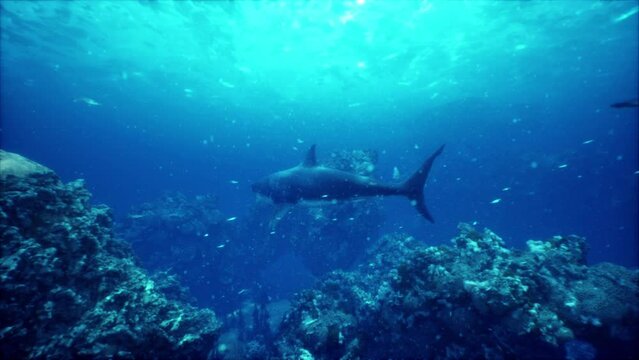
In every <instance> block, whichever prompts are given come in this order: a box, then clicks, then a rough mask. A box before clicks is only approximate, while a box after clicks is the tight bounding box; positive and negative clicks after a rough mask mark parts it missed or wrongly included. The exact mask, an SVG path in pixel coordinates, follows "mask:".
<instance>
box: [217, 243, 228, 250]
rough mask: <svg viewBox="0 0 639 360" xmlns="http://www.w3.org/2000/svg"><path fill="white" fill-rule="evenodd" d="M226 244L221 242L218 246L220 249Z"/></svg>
mask: <svg viewBox="0 0 639 360" xmlns="http://www.w3.org/2000/svg"><path fill="white" fill-rule="evenodd" d="M225 246H226V244H220V245H218V246H217V248H218V249H222V248H224V247H225Z"/></svg>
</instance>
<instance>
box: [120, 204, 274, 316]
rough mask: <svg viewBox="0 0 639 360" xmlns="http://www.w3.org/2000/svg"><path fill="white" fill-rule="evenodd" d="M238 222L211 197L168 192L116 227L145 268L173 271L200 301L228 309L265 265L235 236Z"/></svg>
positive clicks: (155, 270) (132, 212) (221, 308)
mask: <svg viewBox="0 0 639 360" xmlns="http://www.w3.org/2000/svg"><path fill="white" fill-rule="evenodd" d="M238 222H239V221H227V218H226V217H224V216H223V215H222V213H221V212H220V211H219V210H218V207H217V201H216V199H215V197H214V196H211V195H199V196H194V197H187V196H185V195H183V194H181V193H167V194H165V195H164V196H162V197H161V198H159V199H157V200H155V201H153V202H147V203H144V204H142V205H140V206H137V207H134V208H133V209H132V210H131V212H130V214H129V215H128V216H127V217H126V219H124V221H122V222H121V223H119V224H118V226H117V227H116V232H117V233H118V235H119V236H121V237H122V238H123V239H125V240H126V241H127V242H129V243H130V244H131V246H132V248H133V250H134V252H135V254H136V255H137V256H138V258H139V259H140V262H141V264H142V265H143V266H144V268H145V269H148V270H150V271H152V272H157V271H167V272H170V273H171V274H173V275H177V277H178V278H179V281H180V283H181V284H182V285H183V286H186V287H188V288H189V293H190V294H191V295H192V296H193V297H194V298H195V299H196V301H197V303H198V305H200V306H208V307H214V308H215V309H216V310H218V311H221V312H228V311H231V310H233V309H234V308H235V306H236V304H238V303H240V302H241V299H242V298H243V297H244V295H243V294H244V291H242V290H243V289H247V288H249V287H250V286H251V285H252V282H253V281H254V279H255V278H256V277H257V274H256V272H257V269H260V268H261V267H263V265H262V264H261V263H260V264H256V263H254V262H255V261H261V259H263V258H264V256H261V255H263V254H261V253H256V252H252V251H251V249H250V248H249V247H248V246H249V245H250V244H248V243H247V242H246V241H240V240H239V238H240V237H239V236H238V235H237V233H238V228H239V225H238ZM252 269H255V271H251V270H252Z"/></svg>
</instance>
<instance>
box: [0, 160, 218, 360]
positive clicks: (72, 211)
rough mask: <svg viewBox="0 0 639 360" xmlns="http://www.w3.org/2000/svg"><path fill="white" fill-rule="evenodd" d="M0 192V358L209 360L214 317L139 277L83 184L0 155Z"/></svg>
mask: <svg viewBox="0 0 639 360" xmlns="http://www.w3.org/2000/svg"><path fill="white" fill-rule="evenodd" d="M0 185H1V188H0V236H1V237H2V243H1V250H2V253H1V255H2V259H1V260H0V279H1V282H0V353H1V354H2V357H4V358H13V359H18V358H104V359H106V358H122V359H126V358H131V359H134V358H135V359H145V358H149V359H151V358H193V359H195V358H197V359H199V358H206V356H207V354H208V353H209V351H210V349H211V348H212V347H213V344H214V342H215V340H216V338H217V336H218V332H219V327H220V324H219V323H218V321H217V320H216V317H215V314H214V313H213V311H211V310H198V309H196V308H194V307H192V306H190V305H188V304H186V303H184V302H182V301H180V300H179V299H180V298H183V297H184V296H183V292H181V290H179V286H178V285H177V284H175V282H174V281H172V279H171V278H170V277H157V278H155V279H152V278H149V277H148V276H147V275H146V273H145V272H144V271H143V270H142V269H140V268H139V267H137V266H136V265H135V262H134V260H133V257H132V255H131V251H130V249H129V248H128V246H127V245H125V243H124V242H122V241H119V240H117V239H115V238H114V236H113V234H112V217H111V213H110V210H109V209H108V208H107V207H106V206H91V205H90V204H89V198H90V194H89V192H88V191H87V190H86V189H85V188H84V186H83V183H82V181H81V180H78V181H73V182H71V183H68V184H64V183H62V181H61V180H60V179H59V178H58V177H57V176H56V174H55V173H53V172H52V171H51V170H49V169H47V168H45V167H43V166H41V165H38V164H36V163H34V162H32V161H29V160H27V159H25V158H23V157H21V156H19V155H16V154H12V153H8V152H5V151H2V150H0ZM176 289H178V290H176Z"/></svg>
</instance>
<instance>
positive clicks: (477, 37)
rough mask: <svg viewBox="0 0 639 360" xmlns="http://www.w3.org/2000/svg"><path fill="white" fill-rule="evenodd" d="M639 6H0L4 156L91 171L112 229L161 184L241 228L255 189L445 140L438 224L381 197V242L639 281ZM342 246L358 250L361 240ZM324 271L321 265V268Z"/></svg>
mask: <svg viewBox="0 0 639 360" xmlns="http://www.w3.org/2000/svg"><path fill="white" fill-rule="evenodd" d="M637 12H638V3H637V1H606V2H602V1H580V2H574V1H552V2H502V1H478V2H449V1H421V2H408V1H399V2H394V1H372V0H371V1H339V2H323V1H319V2H301V1H291V2H286V1H278V2H271V1H265V2H249V1H246V2H242V1H239V2H199V1H180V2H160V1H101V2H95V3H93V2H67V1H44V2H29V1H2V3H1V10H0V20H1V21H0V26H1V31H2V40H1V43H0V44H1V48H0V50H1V51H2V53H1V58H0V60H1V62H0V66H1V68H0V70H1V107H0V108H1V119H2V120H1V121H2V123H1V125H2V132H1V134H0V136H1V137H0V139H1V146H2V148H3V149H5V150H8V151H12V152H17V153H20V154H22V155H24V156H26V157H29V158H31V159H33V160H35V161H38V162H40V163H42V164H44V165H46V166H48V167H49V168H51V169H53V170H55V171H56V172H57V173H58V174H59V175H60V176H61V177H62V178H63V179H64V180H65V181H70V180H73V179H76V178H83V179H85V180H86V184H87V186H88V188H89V190H90V191H91V192H92V193H93V195H94V198H93V202H94V203H105V204H107V205H109V206H110V207H112V208H113V210H114V213H115V216H116V219H118V218H124V217H125V215H126V214H127V213H128V212H129V209H130V208H131V207H132V206H135V205H138V204H141V203H143V202H146V201H152V200H154V199H156V198H158V197H159V196H161V194H163V193H164V192H166V191H179V192H182V193H185V194H187V195H189V196H194V195H198V194H213V195H216V196H217V197H218V199H219V207H220V210H221V211H222V212H223V213H224V214H225V216H227V217H229V218H231V217H237V218H238V219H242V218H243V217H245V216H247V213H248V210H249V208H250V206H251V205H252V204H253V203H254V202H255V195H254V194H253V193H252V192H251V189H250V184H251V183H252V182H253V181H255V180H257V179H259V178H260V177H262V176H264V175H266V174H269V173H271V172H273V171H276V170H280V169H283V168H286V167H290V166H293V165H295V164H297V163H299V162H300V161H301V159H302V157H303V156H304V153H305V151H306V149H307V148H308V147H309V146H310V145H311V144H317V149H318V160H319V161H320V162H321V161H322V160H323V159H327V158H328V156H329V154H330V153H331V152H333V151H339V150H342V149H373V150H376V151H377V152H378V154H379V163H378V164H377V167H376V169H375V176H376V177H377V178H379V179H380V180H382V181H387V182H392V181H394V179H393V176H392V175H393V172H394V170H395V169H396V170H397V171H398V172H399V174H400V175H401V176H403V177H405V176H408V175H409V174H410V173H412V172H413V171H414V170H415V169H416V168H417V167H418V166H419V164H420V163H421V162H422V161H423V159H424V158H426V157H427V156H428V155H429V154H430V153H431V152H432V151H434V150H435V149H436V148H437V147H438V146H440V145H441V144H446V149H445V151H444V153H443V154H442V156H441V157H440V158H439V159H438V160H437V162H436V164H435V166H434V167H433V170H432V172H431V175H430V178H429V180H428V184H427V188H426V202H427V204H428V207H429V209H430V211H431V213H432V214H433V216H434V218H435V220H436V223H435V224H430V223H428V222H426V221H425V220H424V219H423V218H421V217H420V216H419V214H417V212H415V211H414V210H413V209H412V207H411V206H410V205H409V203H408V202H407V201H406V200H405V199H400V198H397V199H385V200H384V201H383V202H381V204H382V206H383V209H382V213H383V215H384V217H385V221H384V222H383V223H380V225H381V226H383V231H382V232H393V231H403V232H407V233H410V234H413V235H414V236H416V237H418V238H419V239H422V240H424V241H426V242H427V243H429V244H441V243H447V242H448V241H449V239H450V238H451V237H453V236H454V235H455V234H456V233H457V228H456V226H457V224H458V223H459V222H469V223H476V224H477V226H478V227H479V228H481V227H488V228H490V229H492V230H493V231H495V232H496V233H497V234H500V235H501V236H503V237H504V239H505V241H506V243H507V244H508V245H509V246H513V247H522V246H523V245H524V243H525V241H526V240H528V239H545V238H548V237H550V236H553V235H556V234H577V235H580V236H584V237H586V238H587V241H588V244H589V247H590V251H589V261H590V262H591V263H598V262H602V261H608V262H613V263H617V264H621V265H625V266H632V267H636V266H637V265H638V264H639V255H638V253H639V247H638V244H637V239H638V236H637V234H638V227H637V216H638V213H637V200H638V199H637V189H638V186H637V185H638V179H639V175H638V171H639V166H638V159H637V140H638V129H637V117H638V115H637V108H622V109H617V108H611V107H610V104H612V103H615V102H618V101H623V100H628V99H636V98H637V96H638V88H637V84H638V81H637V80H638V72H637V68H638V56H637V54H638V48H637V44H638V41H637V40H638V38H637V35H638V32H637V28H638V27H637V25H638V24H637V19H638V15H637ZM344 241H349V239H348V237H347V236H346V235H345V239H344ZM318 256H319V255H318Z"/></svg>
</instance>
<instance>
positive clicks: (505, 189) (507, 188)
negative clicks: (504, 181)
mask: <svg viewBox="0 0 639 360" xmlns="http://www.w3.org/2000/svg"><path fill="white" fill-rule="evenodd" d="M509 190H510V187H508V186H506V187H505V188H503V189H501V191H509Z"/></svg>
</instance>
